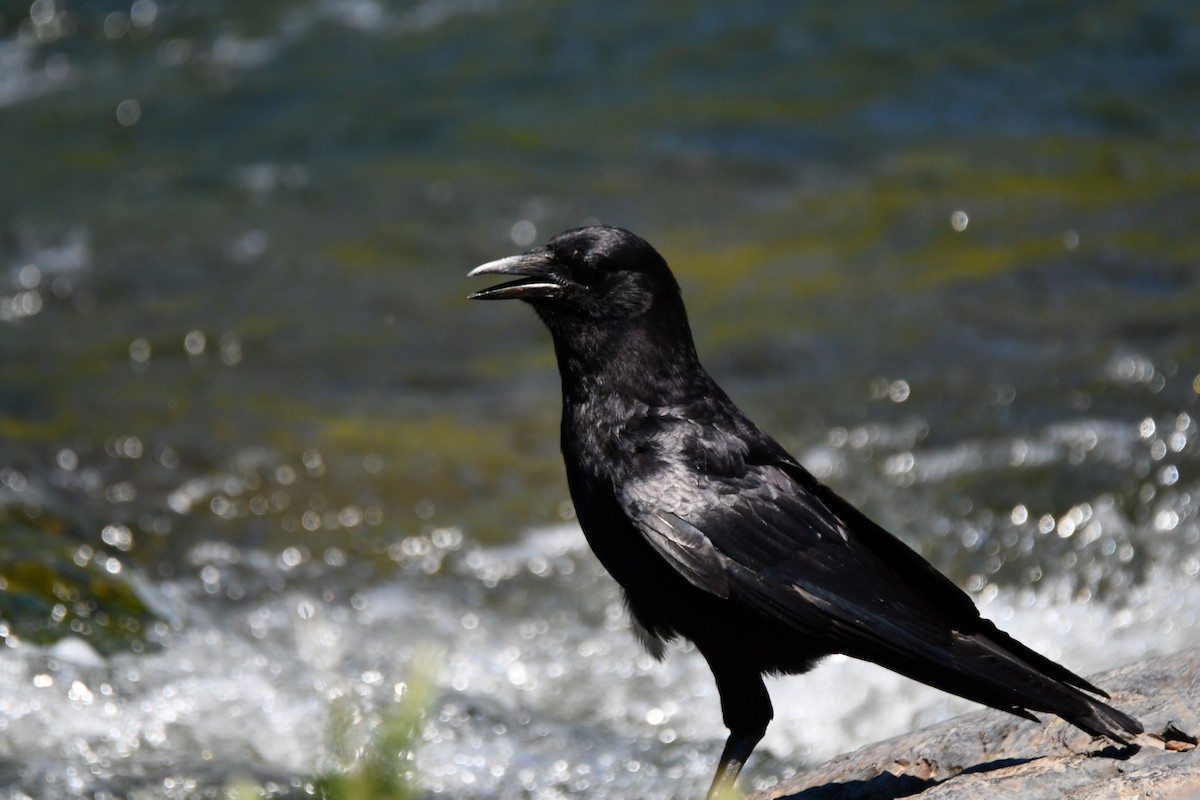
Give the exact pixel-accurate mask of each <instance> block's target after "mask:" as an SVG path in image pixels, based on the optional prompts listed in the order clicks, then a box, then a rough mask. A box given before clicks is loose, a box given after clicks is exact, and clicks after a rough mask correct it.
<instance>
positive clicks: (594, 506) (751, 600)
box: [471, 227, 1142, 796]
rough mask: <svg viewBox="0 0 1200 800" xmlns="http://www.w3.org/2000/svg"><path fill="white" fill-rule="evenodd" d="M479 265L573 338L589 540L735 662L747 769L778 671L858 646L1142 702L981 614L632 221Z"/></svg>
mask: <svg viewBox="0 0 1200 800" xmlns="http://www.w3.org/2000/svg"><path fill="white" fill-rule="evenodd" d="M471 274H472V275H504V276H510V277H513V278H514V280H511V281H509V282H508V283H505V284H502V285H500V286H498V287H493V288H492V289H484V290H482V291H479V292H476V293H475V294H473V295H472V297H473V298H476V299H510V298H516V299H522V300H525V301H527V302H528V303H530V305H532V306H533V307H534V309H535V310H536V311H537V313H538V315H539V316H540V317H541V319H542V320H543V322H545V324H546V326H547V327H548V328H549V329H550V333H551V335H552V337H553V340H554V347H555V353H556V356H557V359H558V367H559V372H560V374H561V376H562V390H563V418H562V451H563V458H564V462H565V464H566V470H567V481H568V484H569V486H570V491H571V497H572V500H573V501H574V503H575V509H576V513H577V516H578V519H579V522H580V525H581V526H582V527H583V531H584V534H585V535H586V536H587V539H588V543H589V544H590V545H591V547H592V549H593V550H594V551H595V553H596V555H597V557H598V558H599V559H600V561H601V562H602V563H603V564H604V566H605V568H606V569H607V570H608V571H609V572H610V573H611V574H612V576H613V577H614V578H615V579H616V580H617V582H618V583H620V584H621V586H622V587H623V588H624V590H625V595H626V599H627V601H628V606H629V610H630V612H631V614H632V616H633V619H634V621H635V622H636V623H637V625H638V627H639V628H640V629H641V631H642V632H643V634H644V637H643V638H644V640H645V641H646V643H647V646H648V647H649V649H650V650H651V652H653V653H655V654H656V655H660V656H661V654H662V644H663V642H665V641H669V640H670V639H672V638H674V637H676V636H683V637H686V638H688V639H690V640H691V641H693V642H694V643H695V644H696V648H697V649H698V650H699V651H700V652H701V653H702V654H703V655H704V657H705V659H706V660H707V661H708V663H709V666H710V667H711V669H712V671H713V675H714V677H715V679H716V683H717V689H718V692H719V694H720V698H721V708H722V713H723V715H724V719H725V723H726V725H727V726H728V727H729V728H730V736H729V739H728V741H727V743H726V746H725V750H724V752H723V753H722V756H721V762H720V765H719V767H718V770H717V775H716V777H715V778H714V781H713V788H712V790H711V791H710V796H714V795H716V794H718V793H719V792H720V791H722V790H723V789H725V788H729V787H731V786H732V783H733V781H734V779H735V778H736V776H737V774H738V772H739V771H740V769H741V767H742V764H743V763H744V762H745V760H746V758H747V757H748V756H749V755H750V753H751V751H752V750H753V748H754V746H755V745H756V744H757V743H758V741H759V740H760V739H761V737H762V734H763V732H764V731H765V729H766V725H767V723H768V722H769V721H770V719H771V716H772V709H771V703H770V699H769V698H768V696H767V692H766V689H765V687H764V685H763V682H762V675H764V674H772V673H774V674H780V673H799V672H804V671H805V670H807V669H809V668H810V667H811V666H812V665H813V664H814V663H815V661H816V660H817V659H819V658H820V657H822V656H824V655H828V654H831V653H844V654H846V655H850V656H854V657H856V658H861V659H865V660H867V661H873V662H875V663H878V664H881V665H882V666H885V667H887V668H889V669H891V670H894V671H896V672H899V673H902V674H904V675H907V676H909V677H911V678H914V679H916V680H918V681H921V682H923V683H927V684H930V685H932V686H935V687H938V688H940V689H944V690H946V691H948V692H952V693H954V694H957V695H960V696H962V697H966V698H969V699H971V700H975V701H977V702H980V703H984V704H986V705H989V706H992V707H995V708H999V709H1002V710H1005V711H1009V712H1011V713H1014V714H1017V715H1019V716H1022V717H1027V718H1030V719H1036V717H1034V716H1033V714H1032V713H1031V712H1033V711H1045V712H1050V713H1054V714H1057V715H1059V716H1061V717H1063V718H1064V719H1066V720H1067V721H1069V722H1071V723H1072V724H1074V725H1076V726H1078V727H1080V728H1082V729H1083V730H1085V731H1087V732H1089V733H1091V734H1094V735H1097V736H1107V737H1109V738H1111V739H1113V740H1115V741H1117V742H1122V743H1124V742H1126V741H1127V740H1128V737H1129V736H1130V735H1133V734H1137V733H1140V732H1141V730H1142V726H1141V725H1140V724H1139V723H1138V722H1137V720H1135V719H1133V718H1131V717H1129V716H1127V715H1125V714H1123V713H1122V712H1120V711H1117V710H1116V709H1114V708H1111V707H1110V706H1108V705H1106V704H1104V703H1102V702H1100V701H1098V700H1096V699H1095V698H1093V697H1091V696H1089V695H1088V694H1085V693H1084V691H1080V690H1086V691H1087V692H1092V693H1095V694H1101V695H1102V694H1103V693H1102V692H1101V691H1100V690H1099V689H1097V688H1096V687H1094V686H1092V685H1091V684H1089V683H1088V682H1087V681H1085V680H1083V679H1082V678H1080V677H1078V676H1076V675H1074V674H1073V673H1071V672H1070V671H1068V670H1067V669H1065V668H1063V667H1061V666H1059V665H1058V664H1055V663H1054V662H1052V661H1050V660H1048V659H1046V658H1044V657H1043V656H1040V655H1038V654H1037V653H1035V652H1033V651H1032V650H1030V649H1028V648H1027V647H1025V646H1024V645H1022V644H1020V643H1019V642H1017V641H1015V640H1014V639H1012V638H1011V637H1010V636H1008V635H1007V634H1005V633H1003V632H1002V631H1000V630H998V629H997V628H996V627H995V626H994V625H993V624H992V623H990V622H988V621H986V620H984V619H982V618H981V617H980V616H979V613H978V611H977V610H976V608H975V606H974V604H973V603H972V602H971V600H970V598H969V597H968V596H967V595H966V594H965V593H963V592H962V591H961V590H959V589H958V588H957V587H956V586H954V584H953V583H951V582H950V581H949V580H948V579H946V578H945V577H944V576H942V575H941V574H940V573H939V572H937V570H935V569H934V568H933V567H932V566H930V565H929V564H928V562H926V561H925V560H924V559H923V558H921V557H920V556H919V555H918V554H917V553H915V552H914V551H913V550H911V549H910V548H909V547H908V546H907V545H905V544H904V543H903V542H901V541H900V540H899V539H896V538H895V537H894V536H892V535H891V534H890V533H888V532H887V531H885V530H884V529H882V528H881V527H879V526H878V525H876V524H875V523H873V522H872V521H871V520H869V519H867V517H865V516H864V515H863V514H862V513H861V512H859V511H858V510H857V509H855V508H854V507H853V506H851V505H850V504H849V503H848V502H846V501H845V500H843V499H842V498H841V497H839V496H838V495H837V494H835V493H834V492H833V491H832V490H830V489H829V488H828V487H826V486H824V485H823V484H821V483H820V482H819V481H817V480H816V479H815V478H814V477H813V476H812V475H811V474H809V473H808V472H807V471H806V470H805V469H804V467H802V466H801V465H800V464H799V463H798V462H797V461H796V460H795V459H793V458H792V457H791V456H790V455H789V454H788V453H787V452H786V451H785V450H784V449H783V448H782V447H781V446H780V445H779V444H777V443H776V442H775V441H774V440H773V439H771V438H770V437H769V436H767V435H766V434H765V433H763V432H762V431H761V430H759V429H758V427H757V426H755V425H754V423H753V422H751V421H750V420H749V419H747V418H746V416H745V415H744V414H742V413H741V411H739V410H738V408H737V407H736V406H735V405H734V404H733V402H732V401H731V400H730V399H729V397H728V396H727V395H726V394H725V393H724V392H723V391H722V390H721V388H720V387H719V386H717V384H716V383H715V382H714V381H713V379H712V378H711V377H710V376H709V375H708V373H707V372H705V371H704V369H703V368H702V367H701V365H700V361H699V359H698V357H697V355H696V351H695V347H694V345H693V343H692V335H691V331H690V329H689V327H688V322H687V315H686V313H685V311H684V306H683V301H682V299H681V297H680V292H679V286H678V284H677V283H676V281H675V279H674V277H673V276H672V274H671V272H670V270H669V269H668V268H667V265H666V262H665V261H663V259H662V257H661V256H660V255H659V254H658V253H657V252H656V251H655V250H654V249H653V248H652V247H651V246H650V245H649V244H647V243H646V242H645V241H643V240H642V239H640V238H638V237H637V236H635V235H633V234H632V233H629V232H628V231H624V230H621V229H619V228H610V227H589V228H580V229H576V230H571V231H567V232H565V233H562V234H560V235H559V236H556V237H555V238H554V239H552V240H551V241H550V242H548V243H547V244H546V245H544V246H542V247H540V248H537V249H535V250H532V251H530V252H529V253H526V254H524V255H520V256H513V257H510V258H505V259H501V260H499V261H494V262H490V263H488V264H485V265H483V266H481V267H478V268H476V269H475V270H473V271H472V273H471Z"/></svg>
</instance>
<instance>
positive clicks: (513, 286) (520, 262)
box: [467, 251, 566, 300]
mask: <svg viewBox="0 0 1200 800" xmlns="http://www.w3.org/2000/svg"><path fill="white" fill-rule="evenodd" d="M555 266H556V262H555V260H554V256H552V255H550V253H547V252H538V251H534V252H532V253H525V254H524V255H519V256H509V257H508V258H501V259H497V260H496V261H489V262H488V263H486V264H481V265H480V266H478V267H476V268H475V269H473V270H471V271H470V272H468V273H467V277H468V278H474V277H475V276H477V275H516V276H518V277H517V279H516V280H514V281H508V282H506V283H502V284H500V285H498V286H492V287H490V288H488V289H480V290H479V291H478V292H473V293H472V294H471V295H470V296H469V298H470V299H471V300H514V299H515V300H539V299H540V300H545V299H550V298H554V297H559V296H560V295H562V293H563V290H564V289H565V288H566V284H565V282H564V281H563V280H562V278H561V277H559V276H558V275H556V274H555Z"/></svg>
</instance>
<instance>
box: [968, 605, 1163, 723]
mask: <svg viewBox="0 0 1200 800" xmlns="http://www.w3.org/2000/svg"><path fill="white" fill-rule="evenodd" d="M988 627H989V628H990V629H991V630H987V631H980V632H978V633H976V634H975V635H973V636H971V637H969V638H967V639H966V640H965V642H964V643H969V650H971V651H974V652H973V653H972V654H971V655H969V656H967V657H966V658H963V659H961V660H958V659H956V661H958V663H959V664H960V665H961V667H962V668H963V669H964V672H965V673H966V674H965V675H964V677H967V676H970V678H969V679H968V680H974V681H978V683H977V684H976V686H975V688H976V690H977V691H978V695H979V697H977V698H973V699H978V700H979V701H980V702H983V703H985V704H987V705H991V706H993V707H995V708H1001V709H1003V710H1006V711H1011V712H1012V713H1016V714H1017V715H1018V716H1022V717H1028V716H1031V715H1030V714H1029V711H1044V712H1049V713H1051V714H1056V715H1057V716H1060V717H1062V718H1063V719H1064V720H1066V721H1067V722H1069V723H1071V724H1072V725H1074V726H1075V727H1077V728H1079V729H1081V730H1083V731H1086V732H1087V733H1090V734H1091V735H1093V736H1106V737H1108V738H1109V739H1112V740H1113V741H1114V742H1119V743H1121V744H1128V743H1129V739H1130V738H1131V737H1132V736H1136V735H1137V734H1139V733H1142V731H1143V730H1144V729H1143V727H1142V724H1141V723H1140V722H1138V721H1137V720H1136V719H1134V718H1133V717H1131V716H1130V715H1128V714H1126V713H1125V712H1123V711H1120V710H1118V709H1116V708H1113V707H1112V706H1110V705H1108V704H1107V703H1104V702H1102V701H1100V700H1097V699H1096V698H1094V697H1089V696H1088V695H1086V694H1084V692H1083V691H1081V690H1086V691H1088V692H1092V693H1094V694H1097V695H1100V696H1102V697H1104V698H1106V699H1107V698H1108V695H1107V694H1106V693H1105V692H1104V691H1103V690H1101V689H1099V688H1097V687H1096V686H1094V685H1092V684H1091V683H1090V682H1089V681H1086V680H1084V679H1083V678H1081V677H1079V676H1078V675H1076V674H1074V673H1073V672H1071V671H1070V670H1068V669H1067V668H1065V667H1063V666H1062V665H1060V664H1057V663H1055V662H1053V661H1051V660H1050V659H1048V658H1046V657H1045V656H1042V655H1040V654H1038V653H1035V652H1034V651H1033V650H1030V649H1029V648H1028V647H1026V646H1025V645H1023V644H1021V643H1020V642H1018V641H1017V640H1015V639H1013V638H1012V637H1011V636H1009V635H1008V634H1006V633H1004V632H1002V631H1000V630H999V629H997V628H995V626H993V625H990V624H989V625H988ZM997 700H998V701H1000V702H1002V703H1003V702H1005V701H1007V703H1006V705H1000V704H999V703H997V702H995V701H997ZM1014 706H1016V707H1017V708H1018V709H1019V710H1014V708H1013V707H1014ZM1022 711H1023V712H1025V713H1020V712H1022Z"/></svg>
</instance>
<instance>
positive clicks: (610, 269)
mask: <svg viewBox="0 0 1200 800" xmlns="http://www.w3.org/2000/svg"><path fill="white" fill-rule="evenodd" d="M470 275H471V276H476V275H510V276H514V277H515V280H511V281H508V282H506V283H502V284H500V285H498V286H493V287H491V288H489V289H481V290H480V291H478V292H475V293H474V294H472V295H471V299H473V300H508V299H514V298H515V299H518V300H524V301H526V302H527V303H529V304H530V305H532V306H533V307H534V308H535V309H536V310H537V312H538V315H539V316H541V317H542V319H543V320H545V321H546V323H547V324H549V325H550V326H551V327H552V328H554V327H557V326H559V325H563V324H566V325H571V324H572V323H575V324H580V323H582V324H585V325H586V324H588V323H590V322H600V321H605V322H617V321H621V320H633V319H637V318H641V317H645V316H646V315H648V314H649V315H654V316H659V315H664V316H667V317H674V316H676V315H677V314H681V313H682V309H683V303H682V301H681V300H680V297H679V284H677V283H676V282H675V277H674V276H673V275H672V274H671V270H670V269H668V268H667V262H666V261H664V260H663V258H662V256H660V255H659V254H658V253H657V252H656V251H655V249H654V248H653V247H651V246H650V245H649V244H648V243H647V242H646V241H645V240H644V239H642V238H640V237H638V236H635V235H634V234H632V233H630V232H629V231H626V230H622V229H621V228H613V227H608V226H594V227H589V228H575V229H573V230H569V231H564V232H563V233H560V234H559V235H558V236H555V237H554V238H553V239H551V240H550V241H549V242H547V243H546V244H544V245H542V246H541V247H537V248H534V249H533V250H530V251H529V252H527V253H524V254H522V255H519V256H509V257H508V258H501V259H499V260H497V261H490V262H488V263H487V264H484V265H482V266H479V267H476V268H475V269H473V270H471V272H470Z"/></svg>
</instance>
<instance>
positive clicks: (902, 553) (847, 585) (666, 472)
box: [622, 446, 1101, 710]
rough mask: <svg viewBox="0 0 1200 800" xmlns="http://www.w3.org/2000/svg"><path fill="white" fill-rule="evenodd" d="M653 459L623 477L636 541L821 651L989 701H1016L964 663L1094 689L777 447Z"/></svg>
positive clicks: (1003, 675)
mask: <svg viewBox="0 0 1200 800" xmlns="http://www.w3.org/2000/svg"><path fill="white" fill-rule="evenodd" d="M776 447H777V446H776ZM776 452H779V451H776ZM658 465H659V468H658V469H657V470H650V471H647V472H645V473H643V476H644V477H642V478H639V479H637V480H634V481H630V482H628V483H627V484H626V486H625V487H623V491H622V501H623V503H624V507H625V511H626V513H627V514H628V516H629V517H630V519H631V521H632V522H633V523H634V525H635V527H636V528H637V529H638V530H639V531H640V533H641V534H642V536H643V537H644V538H645V539H646V541H647V542H649V543H650V545H651V546H652V547H653V548H654V550H655V551H656V552H657V553H658V554H659V555H660V556H662V557H663V558H664V559H665V560H666V561H667V562H668V563H669V564H671V565H672V567H673V568H674V569H675V570H676V571H677V572H679V573H680V574H681V575H683V576H684V577H685V578H686V579H687V580H688V581H689V582H690V583H691V584H692V585H693V586H696V587H698V588H700V589H702V590H704V591H707V592H710V593H711V594H714V595H717V596H719V597H722V598H726V599H729V600H731V601H733V602H737V603H740V604H743V605H746V606H749V607H752V608H754V609H756V610H757V611H758V612H759V613H762V614H765V615H767V616H770V617H774V618H776V619H778V620H779V621H781V622H783V623H785V624H786V625H787V626H789V627H791V628H793V629H795V630H796V631H797V633H799V634H801V635H807V636H811V637H814V638H815V639H817V640H819V641H821V642H823V643H825V644H826V645H827V646H829V647H830V649H831V650H836V651H839V652H843V653H846V654H848V655H852V656H855V657H858V658H863V659H866V660H869V661H874V662H876V663H879V664H882V665H883V666H886V667H888V668H890V669H894V670H896V671H898V672H902V673H904V674H908V675H910V676H911V677H916V678H917V679H918V680H925V681H926V682H931V683H934V685H939V684H946V683H950V684H952V685H943V688H948V689H950V690H951V691H955V692H956V693H959V694H964V695H966V696H972V695H974V697H975V699H980V700H981V702H989V703H990V704H992V705H997V704H999V705H1000V706H1001V707H1006V708H1007V707H1010V706H1013V705H1017V704H1018V703H1017V702H1016V701H1015V700H1006V699H1005V698H1004V697H1001V698H999V699H996V697H995V696H994V694H993V693H992V692H990V691H989V692H988V693H987V697H985V698H981V697H980V695H979V692H977V691H976V692H967V691H964V688H963V686H962V685H960V684H961V679H962V678H963V677H965V675H964V673H966V675H969V676H970V677H971V678H972V679H978V680H980V681H983V682H985V683H992V684H994V683H996V682H997V681H998V680H999V681H1000V682H1003V681H1004V680H1006V679H1012V678H1015V677H1016V676H1012V675H1009V674H1008V673H1009V672H1011V670H1012V667H1014V666H1017V665H1020V666H1023V667H1024V668H1025V669H1024V670H1018V671H1019V672H1024V671H1025V670H1032V671H1035V672H1039V673H1042V676H1043V679H1044V678H1046V677H1048V678H1051V679H1053V680H1055V681H1062V682H1064V683H1068V684H1071V685H1074V686H1078V687H1080V688H1084V689H1087V690H1089V691H1093V692H1097V693H1101V692H1100V691H1099V690H1098V689H1096V687H1094V686H1092V685H1091V684H1089V683H1088V682H1087V681H1085V680H1083V679H1082V678H1080V677H1078V676H1076V675H1074V674H1073V673H1071V672H1070V671H1069V670H1067V669H1065V668H1063V667H1061V666H1060V665H1058V664H1055V663H1054V662H1053V661H1050V660H1049V659H1047V658H1044V657H1043V656H1041V655H1039V654H1037V653H1035V652H1033V651H1032V650H1029V649H1028V648H1026V647H1025V646H1024V645H1021V644H1020V643H1019V642H1017V641H1015V640H1014V639H1012V638H1011V637H1009V636H1008V635H1007V634H1005V633H1003V632H1002V631H1000V630H998V629H997V628H996V627H995V626H994V625H993V624H992V623H990V622H988V621H987V620H984V619H982V618H981V617H980V616H979V612H978V610H977V609H976V608H975V605H974V603H972V602H971V599H970V598H969V597H968V596H967V595H966V594H965V593H964V592H963V591H962V590H960V589H959V588H958V587H957V586H955V585H954V584H953V583H952V582H950V580H949V579H947V578H946V577H945V576H943V575H942V574H941V573H940V572H938V571H937V570H936V569H934V568H933V567H932V566H931V565H930V564H929V563H928V562H927V561H925V559H923V558H922V557H921V556H920V555H918V554H917V553H916V552H915V551H913V550H912V549H911V548H909V547H908V546H907V545H905V544H904V543H903V542H901V541H900V540H899V539H897V538H896V537H894V536H893V535H892V534H890V533H888V532H887V531H886V530H884V529H883V528H881V527H880V526H878V525H876V524H875V523H873V522H871V521H870V520H869V519H868V518H867V517H866V516H865V515H863V514H862V513H861V512H859V511H858V510H857V509H855V508H854V507H853V506H852V505H850V504H849V503H848V502H846V501H845V500H843V499H842V498H841V497H839V496H838V495H837V494H836V493H834V492H833V491H832V490H830V489H828V488H827V487H825V486H824V485H823V484H821V483H820V482H819V481H817V480H816V479H815V478H814V477H813V476H812V475H810V474H809V473H808V472H807V471H806V470H804V469H803V467H801V466H800V465H799V464H798V463H796V462H795V461H793V460H791V459H790V458H788V457H786V454H784V455H783V457H781V458H778V457H777V458H776V459H775V460H773V461H771V462H769V463H760V464H739V465H737V466H738V468H737V469H736V470H731V471H729V472H727V473H726V474H721V475H716V474H712V472H711V471H708V470H706V471H697V470H695V469H691V468H688V467H687V466H686V464H685V463H684V462H681V461H671V460H659V462H658ZM1001 664H1002V665H1003V668H1002V669H1001V670H1000V674H999V675H997V673H996V671H995V670H994V669H993V667H996V666H998V665H1001ZM931 670H932V673H931V672H930V671H931ZM930 674H937V675H941V676H942V678H941V679H940V680H930V679H929V677H928V676H929V675H930ZM1021 677H1025V676H1021ZM1029 677H1032V676H1029ZM1023 682H1024V681H1022V680H1020V679H1017V680H1016V683H1018V684H1020V683H1023ZM993 688H995V689H999V688H1000V687H998V686H996V687H993ZM1012 688H1013V690H1015V691H1017V692H1019V691H1020V688H1019V687H1018V686H1014V687H1012ZM1004 694H1005V695H1008V694H1010V692H1008V691H1005V692H1004ZM1010 710H1011V709H1010Z"/></svg>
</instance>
